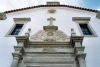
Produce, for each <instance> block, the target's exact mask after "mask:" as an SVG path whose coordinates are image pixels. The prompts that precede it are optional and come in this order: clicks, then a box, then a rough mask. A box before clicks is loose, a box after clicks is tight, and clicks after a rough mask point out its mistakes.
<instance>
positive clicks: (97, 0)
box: [0, 0, 100, 12]
mask: <svg viewBox="0 0 100 67" xmlns="http://www.w3.org/2000/svg"><path fill="white" fill-rule="evenodd" d="M47 1H59V2H60V3H61V4H66V5H73V6H78V7H84V8H90V9H95V10H100V0H0V12H4V11H7V10H12V9H18V8H23V7H29V6H34V5H39V4H45V3H46V2H47Z"/></svg>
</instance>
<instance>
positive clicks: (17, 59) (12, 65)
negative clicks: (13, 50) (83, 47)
mask: <svg viewBox="0 0 100 67" xmlns="http://www.w3.org/2000/svg"><path fill="white" fill-rule="evenodd" d="M18 61H19V57H14V58H13V61H12V63H11V66H10V67H17V65H18Z"/></svg>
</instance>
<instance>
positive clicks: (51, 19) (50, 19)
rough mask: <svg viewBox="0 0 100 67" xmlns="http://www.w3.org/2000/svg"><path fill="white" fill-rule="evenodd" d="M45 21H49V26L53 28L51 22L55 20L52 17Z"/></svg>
mask: <svg viewBox="0 0 100 67" xmlns="http://www.w3.org/2000/svg"><path fill="white" fill-rule="evenodd" d="M47 20H48V21H50V24H49V26H53V21H54V20H56V19H55V18H53V17H50V18H48V19H47Z"/></svg>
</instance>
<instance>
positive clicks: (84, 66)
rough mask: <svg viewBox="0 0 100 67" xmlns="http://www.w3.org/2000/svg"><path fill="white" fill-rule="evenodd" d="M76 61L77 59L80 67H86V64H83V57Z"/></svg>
mask: <svg viewBox="0 0 100 67" xmlns="http://www.w3.org/2000/svg"><path fill="white" fill-rule="evenodd" d="M77 59H78V62H79V66H80V67H86V62H85V59H84V57H78V58H77Z"/></svg>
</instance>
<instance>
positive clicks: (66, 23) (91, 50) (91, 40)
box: [0, 7, 100, 67]
mask: <svg viewBox="0 0 100 67" xmlns="http://www.w3.org/2000/svg"><path fill="white" fill-rule="evenodd" d="M50 8H51V7H43V8H42V7H41V8H35V9H30V10H23V11H18V12H13V13H8V14H7V19H6V20H0V67H10V64H11V62H12V59H13V57H12V54H11V53H12V52H14V48H13V46H15V45H17V42H16V39H15V37H5V35H6V33H7V32H8V31H9V29H10V28H11V27H12V25H13V24H14V23H15V22H14V21H13V18H25V17H30V18H31V21H30V22H28V23H27V24H26V26H25V27H24V29H23V31H22V33H21V35H24V34H25V32H27V30H28V28H31V35H33V34H34V33H36V32H37V31H39V30H42V29H43V26H46V25H48V24H49V21H47V18H50V17H54V18H55V19H56V21H54V23H53V24H54V25H55V26H58V29H59V30H62V31H63V32H65V33H66V34H67V35H69V36H70V35H71V33H70V30H71V28H74V30H75V32H76V34H77V35H81V34H80V32H79V29H78V27H77V25H76V23H75V22H74V21H72V17H91V20H90V22H89V23H90V25H91V26H92V28H93V29H94V31H95V32H96V34H97V36H98V37H85V38H84V41H83V45H84V46H85V51H84V52H85V53H87V56H86V65H87V67H99V66H100V63H99V61H100V57H99V55H100V50H99V49H100V45H99V44H100V41H99V40H100V31H99V25H100V19H97V18H96V13H94V12H89V11H84V10H78V9H72V8H66V7H53V8H55V9H56V10H57V12H56V13H54V14H50V13H47V10H48V9H50Z"/></svg>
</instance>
